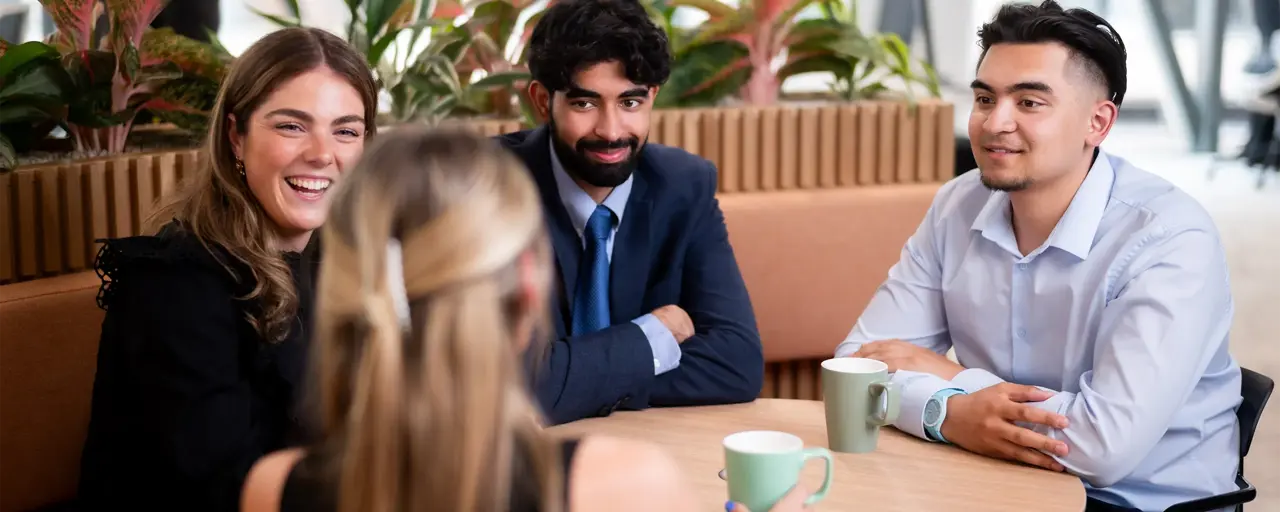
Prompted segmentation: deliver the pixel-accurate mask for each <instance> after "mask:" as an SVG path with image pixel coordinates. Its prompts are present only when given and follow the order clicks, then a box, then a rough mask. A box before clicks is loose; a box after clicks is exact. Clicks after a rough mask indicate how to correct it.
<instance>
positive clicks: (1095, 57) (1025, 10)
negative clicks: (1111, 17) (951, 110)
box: [978, 0, 1128, 107]
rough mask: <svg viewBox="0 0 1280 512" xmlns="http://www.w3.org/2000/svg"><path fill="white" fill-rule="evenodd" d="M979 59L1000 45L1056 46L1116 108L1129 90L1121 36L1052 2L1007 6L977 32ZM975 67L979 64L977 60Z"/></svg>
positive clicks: (1093, 17) (1081, 12)
mask: <svg viewBox="0 0 1280 512" xmlns="http://www.w3.org/2000/svg"><path fill="white" fill-rule="evenodd" d="M978 38H979V39H980V40H981V42H982V57H986V55H987V50H989V49H991V46H992V45H995V44H999V43H1046V42H1057V43H1061V44H1063V45H1065V46H1066V47H1067V48H1069V49H1070V50H1071V58H1072V59H1073V60H1077V61H1078V62H1079V63H1080V64H1082V65H1083V66H1084V69H1085V71H1086V74H1087V75H1088V76H1089V78H1091V79H1092V80H1093V81H1095V82H1097V83H1098V84H1099V85H1101V86H1103V87H1104V88H1106V89H1107V92H1108V99H1110V100H1111V102H1112V103H1115V104H1116V106H1117V107H1119V106H1120V103H1121V102H1123V101H1124V92H1125V89H1126V88H1127V87H1128V85H1127V84H1128V70H1127V66H1126V64H1125V59H1126V58H1127V54H1126V52H1125V49H1124V41H1123V40H1121V39H1120V33H1118V32H1116V29H1115V28H1114V27H1112V26H1111V24H1110V23H1107V20H1104V19H1102V17H1101V16H1098V15H1097V14H1094V13H1092V12H1089V11H1088V10H1085V9H1066V10H1063V9H1062V6H1060V5H1058V3H1057V2H1055V1H1053V0H1045V1H1044V3H1041V4H1040V5H1031V4H1006V5H1005V6H1004V7H1001V8H1000V11H999V12H997V13H996V17H995V19H993V20H991V22H990V23H987V24H984V25H982V28H981V29H979V30H978ZM978 63H979V64H981V63H982V59H981V58H979V60H978Z"/></svg>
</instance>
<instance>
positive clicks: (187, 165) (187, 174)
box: [174, 151, 200, 184]
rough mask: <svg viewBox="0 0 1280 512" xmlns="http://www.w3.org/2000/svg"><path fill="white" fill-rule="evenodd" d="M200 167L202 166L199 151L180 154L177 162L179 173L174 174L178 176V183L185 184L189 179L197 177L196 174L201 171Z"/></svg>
mask: <svg viewBox="0 0 1280 512" xmlns="http://www.w3.org/2000/svg"><path fill="white" fill-rule="evenodd" d="M199 165H200V152H199V151H184V152H182V153H179V154H178V161H177V172H176V173H174V174H176V175H177V180H178V183H179V184H185V182H186V181H187V180H188V179H191V177H192V176H195V174H196V172H197V171H198V170H199V169H200V167H199Z"/></svg>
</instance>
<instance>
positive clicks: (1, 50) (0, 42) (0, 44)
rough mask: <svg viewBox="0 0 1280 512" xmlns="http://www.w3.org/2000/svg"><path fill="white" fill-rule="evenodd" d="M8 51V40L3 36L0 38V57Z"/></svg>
mask: <svg viewBox="0 0 1280 512" xmlns="http://www.w3.org/2000/svg"><path fill="white" fill-rule="evenodd" d="M8 51H9V42H8V41H5V40H4V38H0V57H4V54H5V53H7V52H8Z"/></svg>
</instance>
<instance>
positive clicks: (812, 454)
mask: <svg viewBox="0 0 1280 512" xmlns="http://www.w3.org/2000/svg"><path fill="white" fill-rule="evenodd" d="M800 453H801V455H802V458H801V459H800V460H801V461H802V464H803V462H808V460H809V459H813V458H817V457H821V458H822V460H824V461H826V463H827V474H826V476H825V477H823V480H822V488H821V489H818V492H815V493H813V494H811V495H809V497H808V498H806V499H805V500H804V506H806V507H808V506H809V505H813V504H814V503H817V502H819V501H822V499H823V498H826V497H827V490H828V489H830V488H831V471H832V470H833V469H834V468H833V467H832V463H833V462H834V461H833V460H832V458H831V452H829V451H827V449H826V448H806V449H805V450H804V451H803V452H800Z"/></svg>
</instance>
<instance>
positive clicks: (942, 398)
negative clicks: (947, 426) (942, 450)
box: [924, 388, 965, 443]
mask: <svg viewBox="0 0 1280 512" xmlns="http://www.w3.org/2000/svg"><path fill="white" fill-rule="evenodd" d="M963 394H965V392H964V390H963V389H959V388H944V389H940V390H938V392H937V393H934V394H933V396H931V397H929V401H930V402H937V404H938V407H939V412H938V421H937V423H936V424H934V425H930V424H929V423H928V422H925V424H924V431H925V434H926V435H928V436H929V438H931V439H933V440H936V441H941V442H944V443H949V441H947V438H945V437H942V422H944V421H946V420H947V399H948V398H951V397H952V396H955V395H963Z"/></svg>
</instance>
